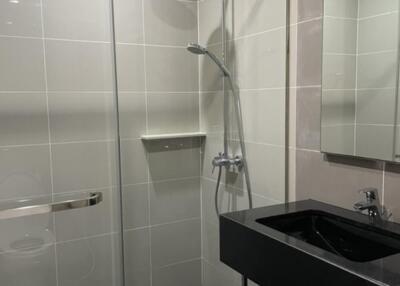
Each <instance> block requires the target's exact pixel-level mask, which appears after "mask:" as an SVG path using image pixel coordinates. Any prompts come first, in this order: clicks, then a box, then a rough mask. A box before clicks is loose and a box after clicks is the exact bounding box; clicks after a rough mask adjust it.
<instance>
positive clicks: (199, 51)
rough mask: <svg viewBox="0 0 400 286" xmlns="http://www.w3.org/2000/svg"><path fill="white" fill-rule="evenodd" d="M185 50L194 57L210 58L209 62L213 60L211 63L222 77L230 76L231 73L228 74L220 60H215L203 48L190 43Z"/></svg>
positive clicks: (214, 57) (210, 53) (215, 57)
mask: <svg viewBox="0 0 400 286" xmlns="http://www.w3.org/2000/svg"><path fill="white" fill-rule="evenodd" d="M187 50H188V51H189V52H191V53H192V54H195V55H207V56H209V57H210V59H211V60H213V62H214V63H215V64H216V65H217V66H218V67H219V68H220V69H221V71H222V72H223V74H224V76H228V77H229V76H231V73H230V72H229V70H228V69H227V68H226V66H225V65H224V64H223V63H222V62H221V60H220V59H219V58H217V56H216V55H214V54H213V53H212V52H210V51H209V50H207V49H206V48H205V47H203V46H201V45H199V44H196V43H190V44H188V46H187Z"/></svg>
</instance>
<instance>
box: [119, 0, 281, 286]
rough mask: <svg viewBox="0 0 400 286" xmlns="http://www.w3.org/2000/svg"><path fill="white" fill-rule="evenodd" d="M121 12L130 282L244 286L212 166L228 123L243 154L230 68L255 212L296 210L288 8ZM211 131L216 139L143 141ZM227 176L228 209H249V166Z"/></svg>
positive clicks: (223, 190) (239, 5)
mask: <svg viewBox="0 0 400 286" xmlns="http://www.w3.org/2000/svg"><path fill="white" fill-rule="evenodd" d="M115 5H116V6H115V8H116V13H115V20H116V46H117V48H116V50H117V70H118V86H119V93H118V100H119V104H120V123H121V124H120V126H121V138H122V141H121V146H122V148H121V157H122V183H123V200H124V207H123V212H124V231H125V232H124V234H125V235H124V243H125V268H126V269H127V271H126V282H127V285H141V286H142V285H146V286H147V285H174V286H186V285H191V286H199V285H236V284H237V285H239V283H240V276H239V275H238V273H235V272H234V271H230V270H225V269H227V268H224V266H223V265H221V262H220V261H219V254H218V249H219V241H218V231H219V230H218V218H217V215H216V213H215V205H214V194H215V189H216V179H217V176H218V168H216V169H215V172H214V173H213V172H212V168H213V166H212V164H211V162H212V160H213V158H214V157H215V156H218V153H219V152H223V150H224V126H226V127H227V132H228V135H229V136H228V137H227V139H228V140H227V144H226V145H227V147H228V148H227V150H228V154H226V155H229V156H231V157H232V158H233V157H234V156H236V155H238V156H241V155H242V154H243V149H242V148H241V147H240V144H239V140H238V139H239V136H238V135H239V132H238V130H239V129H238V125H237V121H236V113H235V104H236V101H235V100H234V94H233V93H232V92H231V89H230V83H229V81H228V80H227V79H226V80H224V77H223V74H224V73H223V71H224V68H223V66H224V65H225V66H226V68H225V74H226V75H227V72H226V71H227V70H229V73H230V74H231V75H232V80H233V83H234V87H235V93H236V94H237V95H239V96H240V99H241V103H242V116H243V122H242V123H243V125H244V139H245V146H246V148H247V149H246V150H247V159H248V164H249V173H250V182H251V184H252V188H253V203H254V206H257V207H258V206H265V205H271V204H276V203H281V202H284V201H285V123H286V122H285V108H286V98H285V95H286V19H287V18H286V8H287V7H286V1H275V0H273V1H272V0H263V1H253V0H251V1H249V0H245V1H243V0H235V1H233V0H226V1H225V0H205V1H196V0H194V1H166V0H149V1H147V0H145V1H142V0H130V1H124V0H117V1H115ZM223 14H224V16H223ZM223 18H224V19H225V21H224V19H223ZM189 43H194V44H193V45H190V51H188V50H187V49H186V47H187V46H188V44H189ZM196 44H200V45H201V46H202V47H199V46H197V45H196ZM224 47H226V52H227V53H226V54H225V55H224V54H223V50H224ZM203 48H206V49H208V52H207V53H206V54H207V55H206V54H205V52H204V49H203ZM201 53H203V55H200V54H201ZM211 53H212V54H213V56H211ZM224 95H226V97H225V99H226V100H224ZM224 103H225V104H226V105H225V104H224ZM224 105H225V106H226V107H227V108H226V111H227V112H226V116H224ZM224 117H225V119H226V121H225V123H226V124H224ZM199 131H201V132H205V133H206V136H207V138H206V139H205V140H202V139H199V138H172V139H166V140H153V141H152V140H146V141H145V142H142V140H141V139H140V137H141V135H144V134H147V135H154V134H158V135H159V134H172V133H175V134H176V133H189V132H199ZM225 171H226V170H225V168H224V169H223V175H222V184H221V187H220V191H219V196H218V199H217V201H218V206H219V210H220V211H221V212H227V211H234V210H240V209H245V208H248V207H249V203H248V197H247V193H246V189H247V187H246V185H245V180H244V172H243V169H241V170H239V168H237V167H234V166H232V168H230V169H229V170H228V171H227V172H225ZM202 246H203V247H202ZM221 269H223V272H222V273H221Z"/></svg>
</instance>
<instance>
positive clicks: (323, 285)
mask: <svg viewBox="0 0 400 286" xmlns="http://www.w3.org/2000/svg"><path fill="white" fill-rule="evenodd" d="M220 259H221V261H222V262H223V263H225V264H227V265H228V266H230V267H231V268H233V269H235V270H236V271H238V272H239V273H241V274H243V275H246V276H247V277H248V278H249V279H251V280H252V281H254V282H256V283H257V284H259V285H261V286H303V285H304V286H314V285H315V286H339V285H340V286H373V285H374V286H376V284H374V283H371V282H369V281H367V280H364V279H362V278H361V277H358V276H356V275H353V274H351V273H349V272H347V271H344V270H342V269H340V268H337V267H335V266H333V265H331V264H328V263H323V262H322V263H321V260H319V259H317V258H315V257H313V256H310V255H308V254H306V253H304V252H302V251H300V250H297V249H295V248H293V247H290V246H287V245H286V244H284V243H282V242H279V241H277V240H275V239H272V238H269V237H268V236H266V235H263V234H261V233H258V232H256V231H254V230H251V229H249V228H247V227H245V226H243V225H241V224H239V223H237V222H234V221H232V220H230V219H227V218H224V217H223V216H221V217H220ZM331 277H335V279H334V281H332V279H331Z"/></svg>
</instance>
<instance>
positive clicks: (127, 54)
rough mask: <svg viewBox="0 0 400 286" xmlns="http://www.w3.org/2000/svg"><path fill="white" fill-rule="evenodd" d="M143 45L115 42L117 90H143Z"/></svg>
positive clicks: (144, 87)
mask: <svg viewBox="0 0 400 286" xmlns="http://www.w3.org/2000/svg"><path fill="white" fill-rule="evenodd" d="M144 49H145V48H144V47H143V46H140V45H126V44H117V48H116V55H117V73H118V77H117V81H118V90H119V91H136V92H137V91H144V90H145V89H146V86H145V83H146V81H145V74H144V70H145V67H144Z"/></svg>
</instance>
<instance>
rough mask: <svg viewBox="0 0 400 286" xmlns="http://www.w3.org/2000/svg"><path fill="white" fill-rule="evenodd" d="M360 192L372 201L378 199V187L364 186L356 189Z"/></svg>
mask: <svg viewBox="0 0 400 286" xmlns="http://www.w3.org/2000/svg"><path fill="white" fill-rule="evenodd" d="M358 192H359V193H360V194H365V196H366V197H367V200H370V201H373V200H376V199H378V189H377V188H364V189H361V190H359V191H358Z"/></svg>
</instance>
